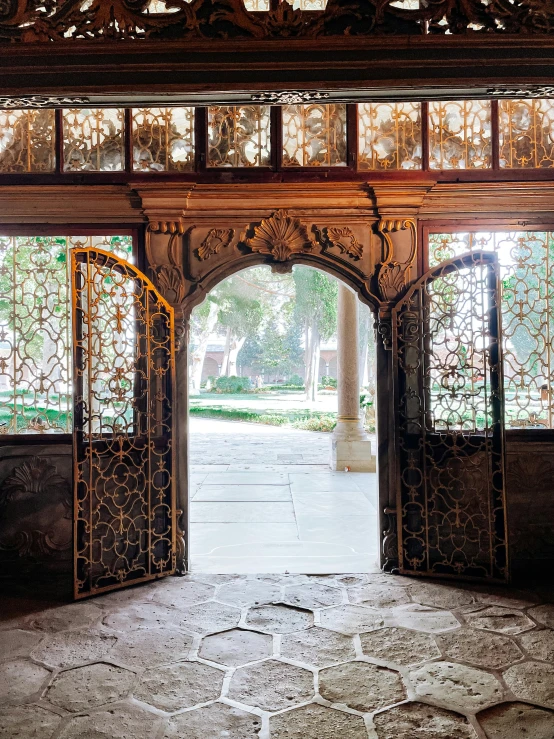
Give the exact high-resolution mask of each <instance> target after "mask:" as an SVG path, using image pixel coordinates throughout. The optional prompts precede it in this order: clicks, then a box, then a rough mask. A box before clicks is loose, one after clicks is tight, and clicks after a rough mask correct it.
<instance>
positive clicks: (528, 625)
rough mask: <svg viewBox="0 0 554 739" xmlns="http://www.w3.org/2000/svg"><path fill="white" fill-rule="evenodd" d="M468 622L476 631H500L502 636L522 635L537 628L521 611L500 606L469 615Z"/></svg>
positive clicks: (467, 616)
mask: <svg viewBox="0 0 554 739" xmlns="http://www.w3.org/2000/svg"><path fill="white" fill-rule="evenodd" d="M466 620H467V622H468V624H469V625H470V626H473V627H474V628H476V629H484V630H485V631H498V632H499V633H501V634H512V635H513V634H522V633H523V632H524V631H529V629H533V628H534V627H535V624H534V623H533V622H532V621H531V619H530V618H527V616H526V615H525V614H524V613H522V612H521V611H516V610H515V609H513V608H501V607H500V606H490V607H489V608H485V609H484V610H483V611H476V612H475V613H468V614H467V615H466Z"/></svg>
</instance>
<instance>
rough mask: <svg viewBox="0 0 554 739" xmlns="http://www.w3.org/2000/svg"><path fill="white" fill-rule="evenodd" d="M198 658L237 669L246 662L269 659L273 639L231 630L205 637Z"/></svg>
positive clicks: (254, 633)
mask: <svg viewBox="0 0 554 739" xmlns="http://www.w3.org/2000/svg"><path fill="white" fill-rule="evenodd" d="M199 654H200V657H203V658H204V659H208V660H211V661H212V662H219V663H220V664H222V665H227V666H229V667H239V666H240V665H245V664H246V663H247V662H255V661H256V660H260V659H264V658H265V657H271V655H272V654H273V638H272V637H271V636H270V635H269V634H260V633H258V632H257V631H248V630H247V629H231V630H230V631H222V632H220V633H219V634H212V635H211V636H205V637H204V638H203V639H202V644H201V647H200V652H199Z"/></svg>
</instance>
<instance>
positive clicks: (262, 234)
mask: <svg viewBox="0 0 554 739" xmlns="http://www.w3.org/2000/svg"><path fill="white" fill-rule="evenodd" d="M240 240H241V242H242V243H243V244H244V245H245V246H247V247H248V248H249V249H251V250H252V251H253V252H258V253H260V254H269V255H271V256H272V257H273V259H275V261H276V262H285V261H287V259H290V257H291V256H292V255H293V254H299V253H301V252H310V251H311V250H312V249H313V248H314V246H315V242H314V241H313V240H312V239H311V238H310V236H309V235H308V230H307V228H306V226H305V225H304V224H303V223H302V222H301V221H300V219H299V218H295V217H294V216H290V215H289V214H288V212H287V211H286V210H278V211H276V212H275V213H273V215H272V216H270V217H269V218H264V219H263V220H262V222H261V223H260V225H259V226H250V227H249V228H248V229H247V230H246V231H244V232H243V233H242V234H241V237H240Z"/></svg>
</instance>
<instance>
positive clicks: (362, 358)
mask: <svg viewBox="0 0 554 739" xmlns="http://www.w3.org/2000/svg"><path fill="white" fill-rule="evenodd" d="M370 319H371V314H370V311H369V308H367V307H366V306H360V317H359V321H358V332H359V334H358V335H359V342H360V345H359V362H358V366H359V371H360V387H367V384H368V382H369V375H368V349H369V331H370V325H369V324H370Z"/></svg>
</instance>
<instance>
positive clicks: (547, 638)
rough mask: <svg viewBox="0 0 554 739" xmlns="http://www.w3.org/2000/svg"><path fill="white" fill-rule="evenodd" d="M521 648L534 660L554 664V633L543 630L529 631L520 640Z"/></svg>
mask: <svg viewBox="0 0 554 739" xmlns="http://www.w3.org/2000/svg"><path fill="white" fill-rule="evenodd" d="M519 641H520V644H521V646H522V647H523V648H524V649H525V651H526V652H528V653H529V654H530V655H531V657H534V659H541V660H544V661H545V662H554V631H551V630H550V629H541V630H540V631H537V630H536V629H535V630H534V631H528V632H527V633H526V634H522V635H521V636H520V638H519Z"/></svg>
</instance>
